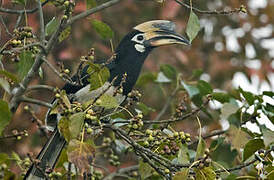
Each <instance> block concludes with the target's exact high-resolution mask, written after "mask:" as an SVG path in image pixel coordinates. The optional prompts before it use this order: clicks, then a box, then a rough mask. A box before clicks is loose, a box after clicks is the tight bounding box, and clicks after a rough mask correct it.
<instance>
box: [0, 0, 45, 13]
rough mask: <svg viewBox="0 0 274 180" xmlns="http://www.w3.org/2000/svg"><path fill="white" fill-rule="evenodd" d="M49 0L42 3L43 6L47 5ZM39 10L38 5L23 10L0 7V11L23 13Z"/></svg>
mask: <svg viewBox="0 0 274 180" xmlns="http://www.w3.org/2000/svg"><path fill="white" fill-rule="evenodd" d="M48 2H49V0H46V1H45V2H43V3H42V6H44V5H46V4H47V3H48ZM37 10H38V7H36V8H33V9H22V10H14V9H6V8H3V7H0V12H3V13H8V14H23V13H27V14H31V13H35V12H36V11H37Z"/></svg>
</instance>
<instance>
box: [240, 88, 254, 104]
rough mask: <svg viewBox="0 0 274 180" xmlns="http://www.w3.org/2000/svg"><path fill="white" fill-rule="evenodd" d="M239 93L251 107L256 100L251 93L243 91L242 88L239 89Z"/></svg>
mask: <svg viewBox="0 0 274 180" xmlns="http://www.w3.org/2000/svg"><path fill="white" fill-rule="evenodd" d="M239 91H240V93H241V94H242V95H243V96H244V98H245V100H246V101H247V103H248V104H249V105H250V106H251V105H253V104H254V101H255V100H256V98H255V96H254V95H253V94H252V93H251V92H247V91H244V90H243V89H242V88H240V87H239Z"/></svg>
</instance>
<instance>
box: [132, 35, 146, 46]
mask: <svg viewBox="0 0 274 180" xmlns="http://www.w3.org/2000/svg"><path fill="white" fill-rule="evenodd" d="M131 40H132V41H135V42H137V43H140V44H142V43H143V41H144V40H145V37H144V35H143V34H137V35H135V36H134V37H133V38H132V39H131Z"/></svg>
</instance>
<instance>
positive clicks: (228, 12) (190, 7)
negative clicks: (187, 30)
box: [174, 0, 246, 15]
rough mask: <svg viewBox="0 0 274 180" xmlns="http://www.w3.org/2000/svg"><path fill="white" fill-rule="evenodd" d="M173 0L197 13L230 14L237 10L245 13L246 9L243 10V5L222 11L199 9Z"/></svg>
mask: <svg viewBox="0 0 274 180" xmlns="http://www.w3.org/2000/svg"><path fill="white" fill-rule="evenodd" d="M174 1H175V2H177V3H178V4H180V5H181V6H184V7H186V8H188V9H192V10H193V11H195V12H197V13H200V14H210V15H230V14H233V13H239V12H242V13H246V10H245V7H244V6H241V7H240V8H235V9H233V10H228V11H226V10H222V11H217V10H214V11H205V10H200V9H198V8H195V7H193V6H190V5H188V4H185V3H183V2H182V1H179V0H174Z"/></svg>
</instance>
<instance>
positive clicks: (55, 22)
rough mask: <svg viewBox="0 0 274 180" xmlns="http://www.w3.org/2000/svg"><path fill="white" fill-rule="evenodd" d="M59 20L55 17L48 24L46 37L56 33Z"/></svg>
mask: <svg viewBox="0 0 274 180" xmlns="http://www.w3.org/2000/svg"><path fill="white" fill-rule="evenodd" d="M58 24H59V23H58V20H57V18H56V17H53V18H52V19H51V20H50V21H49V22H48V24H47V25H46V36H49V35H51V34H52V33H54V31H55V30H56V29H57V27H58Z"/></svg>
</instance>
